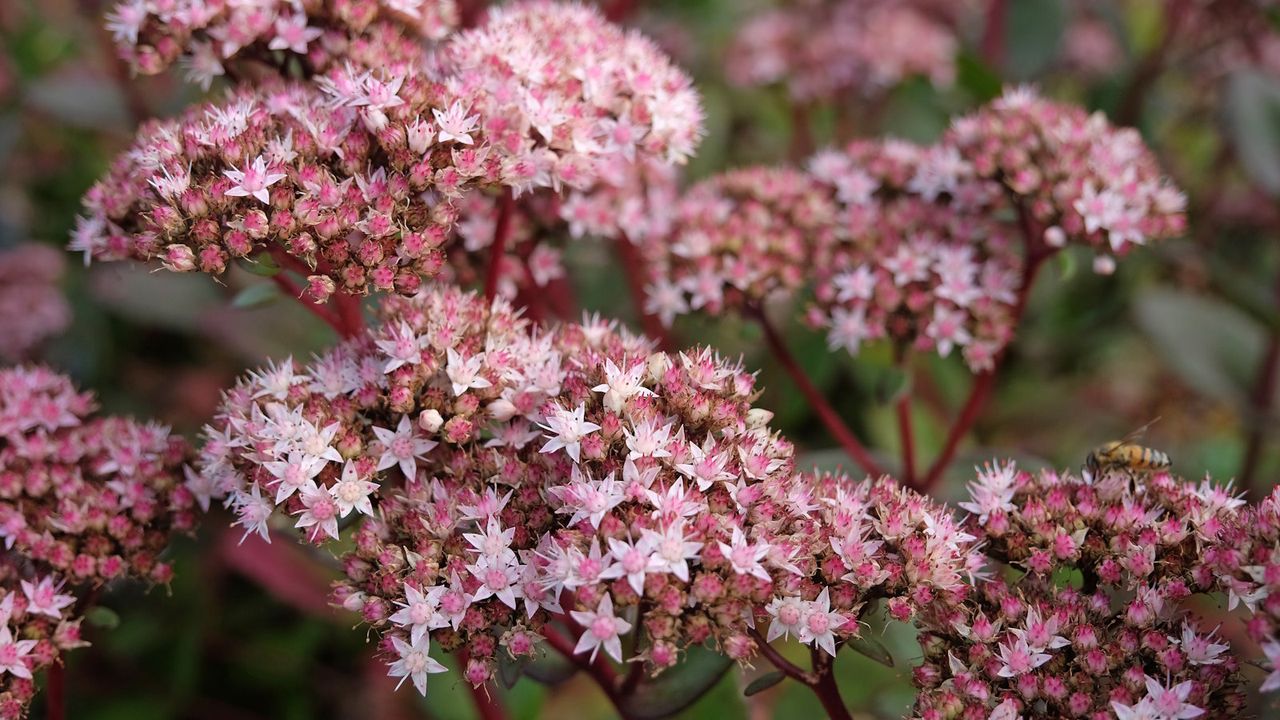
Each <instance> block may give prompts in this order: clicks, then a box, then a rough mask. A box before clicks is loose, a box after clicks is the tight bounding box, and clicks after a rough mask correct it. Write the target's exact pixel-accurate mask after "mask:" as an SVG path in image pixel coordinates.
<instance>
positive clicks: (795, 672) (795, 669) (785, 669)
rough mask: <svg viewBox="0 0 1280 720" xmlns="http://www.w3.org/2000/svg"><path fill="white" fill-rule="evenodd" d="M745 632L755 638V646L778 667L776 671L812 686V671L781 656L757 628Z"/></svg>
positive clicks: (766, 658) (813, 683) (813, 678)
mask: <svg viewBox="0 0 1280 720" xmlns="http://www.w3.org/2000/svg"><path fill="white" fill-rule="evenodd" d="M747 632H749V633H750V634H751V637H752V638H754V639H755V641H756V647H757V648H759V650H760V654H761V655H763V656H764V658H765V660H768V661H769V662H770V663H772V664H773V666H774V667H776V668H778V671H779V672H781V673H782V674H783V675H786V676H787V677H789V678H791V679H792V680H795V681H796V682H799V683H803V684H804V685H808V686H809V687H813V686H814V685H815V684H816V683H817V678H816V677H815V676H814V675H813V673H810V672H809V671H808V670H805V669H804V668H801V667H800V666H799V665H796V664H794V663H792V662H791V661H790V660H788V659H786V658H784V657H782V653H780V652H778V651H777V650H775V649H774V647H773V646H772V645H770V644H769V642H768V641H767V640H765V639H764V637H763V636H761V635H760V631H759V630H754V629H753V630H748V631H747Z"/></svg>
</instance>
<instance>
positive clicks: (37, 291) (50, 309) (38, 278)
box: [0, 243, 71, 361]
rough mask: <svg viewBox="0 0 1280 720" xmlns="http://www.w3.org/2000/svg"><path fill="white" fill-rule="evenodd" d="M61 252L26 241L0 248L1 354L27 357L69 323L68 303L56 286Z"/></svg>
mask: <svg viewBox="0 0 1280 720" xmlns="http://www.w3.org/2000/svg"><path fill="white" fill-rule="evenodd" d="M64 265H65V261H64V260H63V258H62V253H60V252H58V251H57V250H55V249H53V248H51V247H47V246H44V245H37V244H35V243H26V244H23V245H19V246H17V247H15V248H13V249H10V250H3V251H0V358H4V359H6V360H9V361H14V360H19V359H22V358H23V357H26V356H27V354H28V353H30V352H31V350H32V349H34V348H35V347H36V346H38V345H39V344H40V343H41V342H42V341H44V340H45V339H46V338H49V337H52V336H54V335H58V334H59V333H61V332H62V331H63V330H65V329H66V328H67V325H69V324H70V323H71V307H70V306H69V305H68V304H67V300H66V298H65V297H63V295H62V291H61V290H60V289H59V288H58V280H59V279H60V278H61V277H62V271H63V269H64Z"/></svg>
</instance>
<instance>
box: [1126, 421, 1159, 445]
mask: <svg viewBox="0 0 1280 720" xmlns="http://www.w3.org/2000/svg"><path fill="white" fill-rule="evenodd" d="M1159 421H1160V416H1159V415H1157V416H1155V417H1154V418H1152V419H1151V420H1150V421H1149V422H1147V424H1146V425H1143V426H1142V427H1140V428H1138V429H1136V430H1134V431H1132V432H1130V433H1129V434H1128V435H1125V436H1124V437H1122V438H1120V444H1121V445H1125V444H1128V443H1131V442H1134V441H1135V440H1138V439H1140V438H1141V437H1142V436H1144V435H1146V434H1147V429H1148V428H1150V427H1151V426H1152V425H1155V424H1156V423H1157V422H1159Z"/></svg>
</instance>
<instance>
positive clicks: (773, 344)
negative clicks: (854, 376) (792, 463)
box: [747, 307, 884, 477]
mask: <svg viewBox="0 0 1280 720" xmlns="http://www.w3.org/2000/svg"><path fill="white" fill-rule="evenodd" d="M747 312H748V314H750V315H752V316H754V317H755V319H756V322H758V323H760V328H761V329H762V330H764V338H765V342H766V343H767V344H768V345H769V350H770V351H771V352H772V353H773V356H774V357H775V358H777V359H778V362H779V363H781V364H782V367H783V369H785V370H786V371H787V374H788V375H790V376H791V380H792V381H793V382H795V384H796V387H798V388H800V393H801V394H802V395H804V397H805V399H806V400H808V401H809V405H811V406H812V407H813V410H814V412H816V413H817V414H818V418H819V419H821V420H822V424H823V425H825V426H826V427H827V432H829V433H831V435H832V437H834V438H835V439H836V442H839V443H840V445H841V446H842V447H843V448H844V449H845V452H847V453H849V456H850V457H852V458H853V459H854V461H856V462H857V463H858V465H860V466H861V467H862V469H863V470H864V471H865V472H866V473H867V474H868V475H871V476H873V477H879V476H881V475H883V474H884V471H883V470H881V469H880V465H879V464H878V463H876V461H875V459H874V458H872V457H871V453H870V451H868V450H867V448H866V446H864V445H863V444H862V442H861V441H859V440H858V438H857V436H856V435H854V434H853V431H852V430H850V429H849V426H848V425H846V424H845V423H844V421H843V420H841V419H840V414H839V413H837V412H836V411H835V408H833V407H831V405H830V404H829V403H828V402H827V399H826V398H825V397H823V395H822V391H820V390H818V388H817V387H815V386H814V384H813V381H812V380H810V379H809V375H808V374H807V373H805V371H804V368H802V367H801V366H800V363H799V362H797V361H796V358H795V356H794V355H792V354H791V350H789V349H788V348H787V344H786V342H785V341H784V340H783V339H782V337H781V336H780V335H779V334H778V331H777V330H776V329H774V327H773V323H771V322H769V318H768V317H766V316H765V313H764V311H763V310H761V309H760V308H754V307H753V308H748V311H747Z"/></svg>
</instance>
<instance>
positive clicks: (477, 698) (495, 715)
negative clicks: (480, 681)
mask: <svg viewBox="0 0 1280 720" xmlns="http://www.w3.org/2000/svg"><path fill="white" fill-rule="evenodd" d="M457 655H458V662H459V663H461V666H462V668H463V670H464V671H465V670H466V667H467V660H468V659H469V658H470V654H469V653H468V652H467V649H466V648H465V647H464V648H462V649H460V650H458V652H457ZM463 683H464V684H466V686H467V689H468V690H469V691H471V700H472V703H473V704H474V705H475V706H476V715H478V716H479V717H480V720H507V711H506V709H505V708H503V707H502V703H500V702H498V701H497V699H496V698H494V697H493V696H492V695H490V694H489V686H488V685H487V684H484V685H478V686H477V685H472V684H471V683H469V682H467V681H465V680H464V681H463Z"/></svg>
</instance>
